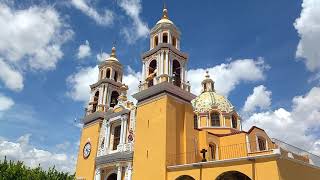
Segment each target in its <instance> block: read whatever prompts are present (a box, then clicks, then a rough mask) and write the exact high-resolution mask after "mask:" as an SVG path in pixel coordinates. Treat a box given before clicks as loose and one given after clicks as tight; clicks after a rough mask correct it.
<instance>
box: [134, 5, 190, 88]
mask: <svg viewBox="0 0 320 180" xmlns="http://www.w3.org/2000/svg"><path fill="white" fill-rule="evenodd" d="M180 36H181V33H180V31H179V29H178V28H177V27H176V26H175V24H174V23H173V22H172V21H171V20H170V19H169V16H168V10H167V8H166V7H164V8H163V11H162V17H161V19H160V20H159V21H158V22H157V23H156V25H155V26H154V27H153V28H152V29H151V32H150V50H149V51H148V52H146V53H144V54H143V55H142V82H141V84H140V90H145V89H148V88H149V87H151V86H154V85H156V84H159V83H161V82H169V83H172V84H174V85H175V86H177V87H179V88H181V89H183V90H185V91H190V85H189V82H187V81H186V69H187V62H188V55H187V54H186V53H183V52H181V51H180Z"/></svg>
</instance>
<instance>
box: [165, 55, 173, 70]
mask: <svg viewBox="0 0 320 180" xmlns="http://www.w3.org/2000/svg"><path fill="white" fill-rule="evenodd" d="M166 56H167V57H166V59H167V61H168V75H169V76H172V68H171V60H170V59H169V52H167V53H166Z"/></svg>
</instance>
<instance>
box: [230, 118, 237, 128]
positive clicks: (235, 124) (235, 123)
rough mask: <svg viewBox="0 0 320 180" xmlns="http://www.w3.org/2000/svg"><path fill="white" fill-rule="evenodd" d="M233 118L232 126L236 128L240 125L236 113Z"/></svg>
mask: <svg viewBox="0 0 320 180" xmlns="http://www.w3.org/2000/svg"><path fill="white" fill-rule="evenodd" d="M231 119H232V128H235V129H236V128H237V127H238V120H237V117H236V116H235V115H232V117H231Z"/></svg>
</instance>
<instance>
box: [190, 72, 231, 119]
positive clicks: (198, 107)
mask: <svg viewBox="0 0 320 180" xmlns="http://www.w3.org/2000/svg"><path fill="white" fill-rule="evenodd" d="M201 84H202V93H201V94H200V95H199V96H197V97H196V98H195V99H194V100H192V101H191V103H192V106H193V109H194V111H195V112H197V113H204V112H210V111H211V110H219V111H220V112H226V113H230V112H232V111H234V107H233V105H232V104H231V103H230V101H229V100H228V99H227V98H225V97H224V96H223V95H220V94H218V93H216V91H215V89H214V81H213V80H212V79H211V78H210V76H209V72H208V71H207V74H206V76H205V79H204V80H203V81H202V82H201Z"/></svg>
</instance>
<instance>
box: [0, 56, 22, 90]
mask: <svg viewBox="0 0 320 180" xmlns="http://www.w3.org/2000/svg"><path fill="white" fill-rule="evenodd" d="M0 80H1V81H3V83H4V85H5V86H6V87H7V88H9V89H11V90H14V91H20V90H22V89H23V77H22V75H21V73H20V72H18V71H17V70H15V69H14V68H13V67H12V66H10V65H8V64H7V63H5V62H4V61H3V60H2V59H1V58H0Z"/></svg>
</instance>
